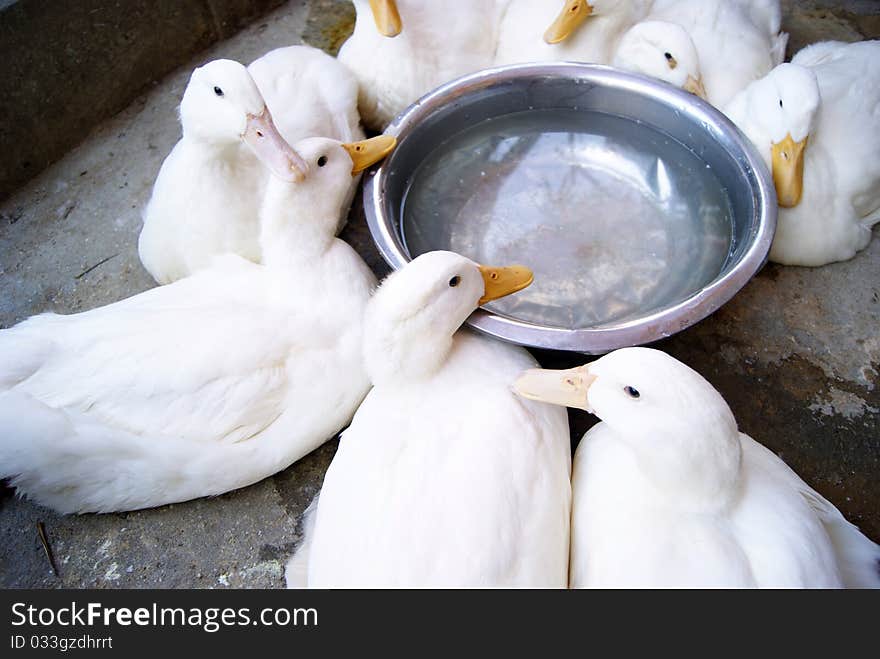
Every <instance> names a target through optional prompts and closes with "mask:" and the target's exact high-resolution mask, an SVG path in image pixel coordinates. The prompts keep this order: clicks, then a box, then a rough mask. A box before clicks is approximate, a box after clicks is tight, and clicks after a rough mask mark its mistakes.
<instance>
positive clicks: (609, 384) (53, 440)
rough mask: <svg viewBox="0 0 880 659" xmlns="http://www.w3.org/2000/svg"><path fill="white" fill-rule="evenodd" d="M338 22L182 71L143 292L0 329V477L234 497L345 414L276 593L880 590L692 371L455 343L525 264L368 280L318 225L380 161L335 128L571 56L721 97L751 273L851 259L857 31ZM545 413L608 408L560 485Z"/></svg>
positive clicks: (383, 5) (678, 6)
mask: <svg viewBox="0 0 880 659" xmlns="http://www.w3.org/2000/svg"><path fill="white" fill-rule="evenodd" d="M354 4H355V7H356V10H357V23H356V26H355V31H354V34H353V35H352V37H351V38H350V40H349V41H348V42H347V43H346V44H345V45H344V46H343V48H342V50H341V52H340V55H339V58H338V59H334V58H331V57H329V56H327V55H325V54H323V53H321V52H319V51H316V50H315V49H311V48H307V47H302V46H293V47H289V48H282V49H279V50H275V51H272V52H270V53H268V54H267V55H265V56H263V57H261V58H260V59H258V60H257V61H255V62H254V63H252V64H251V65H250V66H249V67H244V66H243V65H241V64H239V63H236V62H232V61H228V60H218V61H215V62H211V63H209V64H206V65H205V66H203V67H200V68H198V69H196V70H195V71H194V73H193V75H192V78H191V80H190V82H189V84H188V86H187V88H186V91H185V93H184V96H183V99H182V101H181V107H180V118H181V124H182V128H183V136H182V138H181V140H180V142H179V143H178V144H177V146H175V148H174V150H173V151H172V152H171V154H170V155H169V156H168V158H167V159H166V161H165V162H164V164H163V166H162V169H161V171H160V172H159V176H158V178H157V180H156V184H155V187H154V190H153V195H152V198H151V199H150V201H149V204H148V206H147V208H146V210H145V214H144V228H143V231H142V233H141V236H140V240H139V253H140V256H141V259H142V261H143V264H144V266H145V268H147V270H148V271H149V272H150V273H151V274H152V275H153V276H154V278H155V279H156V281H157V282H159V283H160V284H166V285H163V286H160V287H158V288H155V289H153V290H150V291H147V292H145V293H142V294H139V295H136V296H134V297H131V298H129V299H126V300H122V301H120V302H117V303H115V304H111V305H108V306H106V307H103V308H99V309H94V310H92V311H88V312H85V313H80V314H75V315H70V316H59V315H55V314H42V315H39V316H35V317H33V318H31V319H29V320H27V321H25V322H23V323H21V324H19V325H17V326H15V327H13V328H11V329H8V330H3V331H0V427H2V428H3V435H2V437H0V476H6V477H8V478H10V479H11V482H12V484H13V485H15V486H16V487H17V488H18V489H19V492H20V493H21V494H23V495H26V496H29V497H31V498H33V499H34V500H36V501H38V502H40V503H42V504H45V505H47V506H50V507H53V508H55V509H56V510H59V511H61V512H107V511H116V510H132V509H138V508H145V507H151V506H157V505H161V504H165V503H171V502H178V501H185V500H188V499H192V498H195V497H201V496H210V495H216V494H220V493H222V492H227V491H229V490H232V489H235V488H238V487H242V486H245V485H248V484H250V483H253V482H255V481H257V480H260V479H261V478H264V477H266V476H268V475H271V474H273V473H275V472H277V471H279V470H281V469H284V468H285V467H287V466H288V465H289V464H291V463H292V462H294V461H296V460H297V459H299V458H300V457H302V456H303V455H305V454H306V453H308V452H309V451H311V450H313V449H314V448H316V447H317V446H319V445H320V444H321V443H323V442H324V441H326V440H327V439H329V438H330V437H332V436H334V435H335V434H336V433H337V432H338V431H339V430H340V429H341V428H343V427H344V426H345V425H346V424H348V423H349V422H350V423H351V425H350V426H349V428H348V429H347V430H346V431H345V432H344V433H343V436H342V440H341V442H340V447H339V450H338V452H337V454H336V456H335V458H334V460H333V463H332V465H331V466H330V469H329V471H328V472H327V475H326V479H325V482H324V487H323V489H322V492H321V495H320V497H319V498H318V499H316V501H315V502H314V504H313V506H312V507H311V508H310V510H309V512H308V515H307V523H306V525H305V528H306V538H305V540H304V541H303V543H302V545H301V546H300V548H299V550H298V551H297V553H296V554H295V556H294V557H293V558H292V560H291V562H290V564H289V566H288V582H289V585H291V586H294V585H313V586H314V585H318V586H549V587H565V586H566V585H571V586H577V587H583V586H815V587H826V586H827V587H841V586H855V587H865V586H880V574H878V571H877V561H878V558H880V547H878V546H877V545H876V544H874V543H873V542H871V541H870V540H868V539H867V538H865V537H864V536H863V535H862V534H861V533H859V532H858V530H857V529H856V528H855V527H854V526H852V525H851V524H849V523H848V522H846V520H844V519H843V517H842V516H841V515H840V513H839V512H838V511H837V510H836V509H835V508H834V507H833V506H832V505H831V504H830V503H828V502H827V501H825V500H824V499H823V498H822V497H821V496H820V495H818V494H817V493H816V492H815V491H813V490H811V489H810V488H809V487H808V486H807V485H806V484H805V483H803V481H801V480H800V479H799V478H798V477H797V476H796V475H795V474H794V473H793V472H792V471H791V470H789V469H788V468H787V467H786V466H785V464H784V463H783V462H782V461H781V460H779V458H777V457H776V456H775V455H773V454H772V453H770V452H769V451H767V450H766V449H764V448H763V447H762V446H761V445H759V444H758V443H756V442H755V441H754V440H752V439H750V438H749V437H747V436H745V435H743V434H742V433H739V432H738V430H737V425H736V422H735V420H734V418H733V415H732V414H731V412H730V410H729V409H728V407H727V405H726V404H725V402H724V400H723V399H722V398H721V397H720V395H719V394H718V392H717V391H715V390H714V389H713V388H712V387H711V385H709V384H708V383H707V382H706V381H705V380H703V379H702V378H701V377H700V376H699V375H698V374H696V373H695V372H694V371H692V370H690V369H689V368H687V367H686V366H684V365H683V364H681V363H679V362H677V361H675V360H674V359H672V358H671V357H668V356H666V355H665V354H663V353H661V352H658V351H655V350H649V349H644V348H632V349H625V350H620V351H617V352H614V353H611V354H609V355H607V356H605V357H603V358H601V359H599V360H598V361H596V362H593V363H592V364H589V365H587V366H584V367H581V368H578V369H573V370H571V371H566V372H548V371H541V370H539V369H535V368H534V367H535V366H536V364H535V362H534V360H533V359H532V357H531V356H530V355H529V354H528V353H527V352H526V351H525V350H523V349H521V348H517V347H513V346H509V345H505V344H501V343H498V342H496V341H493V340H491V339H488V338H484V337H480V336H477V335H475V334H472V333H470V332H469V331H467V330H463V329H459V328H460V326H461V325H462V324H463V323H464V321H465V320H466V318H467V317H468V316H469V314H470V313H471V312H472V311H473V310H474V309H475V308H477V307H478V306H479V305H481V304H483V303H485V302H487V301H488V300H490V299H494V298H496V297H500V296H502V295H507V294H511V293H515V292H516V291H517V290H520V289H521V288H524V287H525V286H528V285H529V283H530V282H531V272H530V271H529V270H528V268H525V267H523V266H508V267H500V268H495V267H488V266H481V265H478V264H476V263H473V262H472V261H470V260H469V259H466V258H464V257H462V256H459V255H456V254H452V253H449V252H432V253H428V254H425V255H423V256H421V257H418V258H416V259H415V260H414V261H412V262H411V263H410V264H408V265H407V266H405V267H404V268H402V269H401V270H400V271H399V272H397V273H395V274H393V275H392V276H390V277H389V278H388V279H387V280H386V281H385V282H384V283H383V284H382V285H381V286H380V287H379V288H378V290H376V291H375V292H373V289H374V288H375V285H376V281H375V279H374V277H373V274H372V273H371V272H370V270H369V269H368V268H367V266H366V265H365V264H364V263H363V261H362V260H361V259H360V257H358V256H357V254H356V253H355V252H354V251H353V250H352V249H351V248H350V247H349V246H348V245H347V244H346V243H344V242H342V241H341V240H339V239H338V238H336V234H337V233H338V231H339V229H340V228H341V226H342V223H343V222H344V221H345V218H346V216H347V211H348V207H349V204H350V201H351V197H352V193H353V190H354V186H355V184H356V182H357V178H358V177H359V175H360V172H361V171H362V170H363V169H365V168H366V167H369V166H370V165H372V164H373V163H375V162H378V161H379V160H380V159H381V158H382V157H384V156H385V155H386V154H387V153H388V152H389V151H390V150H391V149H392V148H393V147H394V144H395V140H394V138H393V137H390V136H385V135H379V136H377V137H374V138H372V139H368V140H365V139H363V137H364V134H363V133H362V131H361V128H360V124H359V119H363V121H364V124H365V125H366V126H368V127H369V128H372V129H381V128H383V127H384V126H385V125H386V124H387V123H388V122H389V121H390V120H391V119H392V118H393V117H394V116H395V115H396V114H397V113H399V112H400V111H401V110H402V109H404V108H405V107H406V106H407V105H409V104H410V103H412V102H413V101H415V100H416V99H417V98H418V97H419V96H420V95H422V94H423V93H425V92H427V91H429V90H430V89H432V88H433V87H436V86H437V85H439V84H442V83H444V82H447V81H448V80H450V79H451V78H454V77H456V76H459V75H463V74H466V73H469V72H472V71H474V70H478V69H481V68H485V67H487V66H491V65H493V64H506V63H512V62H520V61H541V60H544V61H549V60H559V59H569V60H578V61H586V62H599V63H614V64H615V65H616V66H620V67H623V68H629V69H632V70H635V71H639V72H641V73H644V74H647V75H652V76H655V77H658V78H661V79H663V80H666V81H667V82H669V83H671V84H674V85H676V86H679V87H682V88H684V89H687V90H689V91H691V92H693V93H695V94H698V95H700V96H702V97H704V98H706V99H708V100H709V101H710V102H712V103H715V104H716V105H720V106H723V109H724V111H725V112H726V113H727V114H728V115H729V116H730V117H731V118H732V119H734V120H735V121H736V122H737V123H738V124H739V126H740V127H741V128H742V129H743V131H744V132H745V133H746V135H748V137H749V138H750V139H751V140H752V141H753V142H754V143H755V145H756V147H757V148H758V149H759V150H760V151H761V153H762V155H763V156H764V158H765V159H766V160H767V163H768V166H769V167H770V168H771V169H772V172H773V176H774V181H775V183H776V186H777V189H778V191H779V200H780V203H781V205H782V206H784V209H783V210H782V214H781V217H780V229H779V234H778V236H777V240H776V242H775V243H774V246H773V252H772V257H773V258H774V259H775V260H778V261H781V262H784V263H804V264H810V265H819V264H821V263H826V262H829V261H833V260H840V259H846V258H850V257H851V256H853V255H854V254H855V252H856V251H857V250H859V249H861V248H862V247H864V246H865V245H866V244H867V242H868V240H869V239H870V227H871V225H872V224H873V223H874V222H876V221H877V220H878V219H880V210H878V209H880V162H878V160H880V148H878V147H880V141H878V140H880V131H878V130H877V128H878V123H880V112H878V107H880V86H878V85H877V84H876V82H877V81H878V80H880V57H878V43H877V42H865V43H861V44H855V45H846V44H837V43H822V44H817V45H815V46H812V47H810V48H808V49H805V50H804V51H803V52H802V53H799V54H798V55H797V56H796V57H795V58H794V61H793V62H792V63H791V64H782V63H781V61H782V54H783V51H784V48H785V43H786V35H784V34H782V33H780V11H779V3H778V2H774V1H773V0H763V1H762V0H756V1H754V2H747V1H746V0H711V1H710V2H692V1H687V0H656V1H655V2H651V1H649V0H641V1H630V2H623V1H620V2H613V1H611V0H594V2H587V1H586V0H569V1H568V2H549V1H547V0H481V1H480V2H474V3H468V4H467V6H466V7H463V6H462V3H458V2H445V1H437V2H434V1H432V2H426V1H424V0H422V1H418V0H397V1H395V0H370V1H369V2H367V1H366V0H355V3H354ZM450 17H454V18H455V20H449V19H450ZM441 25H442V26H443V29H442V30H441V29H440V28H439V26H441ZM541 26H543V27H541ZM539 27H540V29H538V28H539ZM857 82H858V83H860V84H856V83H857ZM358 108H359V109H360V113H358ZM273 117H274V118H273ZM291 145H292V146H291ZM517 394H518V395H517ZM561 406H570V407H578V408H582V409H585V410H588V411H591V412H593V413H594V414H596V415H597V416H599V417H600V418H601V419H602V420H603V423H600V424H599V425H597V426H595V427H594V428H593V429H592V430H591V431H590V432H589V433H587V435H586V436H585V437H584V438H583V439H582V440H581V443H580V445H579V448H578V450H577V453H576V456H575V461H574V469H573V470H572V463H571V453H570V448H569V441H570V438H569V428H568V422H567V417H566V415H565V412H564V409H563V407H561Z"/></svg>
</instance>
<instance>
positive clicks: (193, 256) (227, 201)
mask: <svg viewBox="0 0 880 659" xmlns="http://www.w3.org/2000/svg"><path fill="white" fill-rule="evenodd" d="M180 122H181V125H182V127H183V137H182V138H181V140H180V141H179V142H178V143H177V145H176V146H175V147H174V149H172V151H171V153H170V154H169V155H168V157H167V158H166V159H165V162H163V163H162V168H161V169H160V170H159V175H158V177H157V178H156V183H155V185H154V186H153V194H152V196H151V197H150V200H149V202H148V203H147V207H146V209H145V211H144V227H143V229H142V230H141V234H140V239H139V240H138V253H139V254H140V258H141V263H143V265H144V267H145V268H146V269H147V271H148V272H149V273H150V274H151V275H152V276H153V278H154V279H155V280H156V281H157V282H159V283H160V284H167V283H169V282H172V281H175V280H177V279H180V278H181V277H185V276H187V275H189V274H191V273H193V272H195V271H196V270H197V269H199V268H201V267H203V266H205V265H206V264H207V263H208V262H210V260H211V259H212V258H213V257H214V256H216V255H217V254H225V253H229V252H231V253H234V254H238V255H239V256H243V257H244V258H246V259H249V260H251V261H255V262H258V261H259V260H260V245H259V233H260V231H259V225H258V219H257V213H256V212H255V210H256V209H258V208H259V206H260V203H261V201H262V198H263V192H264V190H265V183H266V181H267V174H266V170H265V168H264V166H263V165H265V166H268V167H269V169H270V170H271V171H273V172H274V173H275V174H276V175H277V176H281V177H283V178H285V179H286V180H288V181H294V180H297V179H299V178H301V177H302V175H303V172H304V171H305V168H306V166H305V164H304V163H303V162H302V160H301V159H300V158H299V156H298V155H297V154H296V152H294V151H293V150H292V149H291V148H290V146H289V145H288V144H287V143H286V142H285V141H284V139H283V138H282V137H281V135H280V134H279V133H278V130H277V129H276V128H275V125H274V123H273V121H272V115H271V114H270V113H269V110H268V109H267V108H266V103H265V101H264V100H263V97H262V95H261V94H260V92H259V90H258V89H257V86H256V84H255V83H254V81H253V79H252V78H251V76H250V74H249V73H248V72H247V69H246V68H245V67H244V66H243V65H241V64H239V63H238V62H233V61H231V60H215V61H213V62H209V63H208V64H206V65H204V66H202V67H199V68H197V69H196V70H195V71H193V74H192V77H191V78H190V81H189V84H188V85H187V87H186V91H185V92H184V94H183V100H182V101H181V103H180ZM261 161H262V163H261Z"/></svg>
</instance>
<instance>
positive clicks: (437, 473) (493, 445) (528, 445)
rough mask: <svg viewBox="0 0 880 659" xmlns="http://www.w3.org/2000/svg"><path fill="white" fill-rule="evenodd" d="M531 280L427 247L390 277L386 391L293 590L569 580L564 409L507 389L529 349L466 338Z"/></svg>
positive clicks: (321, 507)
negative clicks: (480, 311)
mask: <svg viewBox="0 0 880 659" xmlns="http://www.w3.org/2000/svg"><path fill="white" fill-rule="evenodd" d="M530 281H531V272H530V271H529V270H528V269H527V268H523V267H521V266H514V267H510V268H487V267H483V266H478V265H477V264H475V263H474V262H472V261H470V260H469V259H466V258H464V257H462V256H459V255H457V254H453V253H451V252H428V253H427V254H423V255H422V256H419V257H418V258H416V259H415V260H413V261H412V262H411V263H409V264H408V265H407V266H406V267H404V268H403V269H402V270H400V271H398V272H396V273H394V274H392V275H391V276H390V277H389V278H388V279H387V280H386V281H385V282H384V283H383V285H382V286H381V287H380V289H379V290H378V292H377V293H376V294H375V295H374V297H373V299H372V300H371V301H370V303H369V305H368V309H367V315H366V320H365V332H364V333H365V341H364V354H365V356H366V361H367V370H368V372H369V375H370V378H371V379H372V381H373V385H374V386H373V389H372V391H370V393H369V394H368V395H367V398H366V399H365V400H364V403H363V404H362V405H361V407H360V408H359V409H358V411H357V413H356V414H355V417H354V420H353V421H352V424H351V426H350V427H349V428H348V429H347V430H346V431H345V432H344V433H343V436H342V439H341V441H340V445H339V450H338V451H337V453H336V456H335V457H334V459H333V462H332V464H331V465H330V468H329V470H328V471H327V475H326V477H325V479H324V485H323V488H322V489H321V494H320V498H319V500H318V504H317V513H316V518H315V519H314V521H313V524H312V523H311V522H307V524H306V529H307V531H308V530H309V529H311V532H310V533H309V535H308V537H307V539H306V541H305V542H304V543H303V545H302V546H301V548H300V549H299V550H298V552H297V554H296V555H295V556H294V558H293V559H292V560H291V563H290V565H289V569H288V586H291V587H293V586H298V585H309V586H313V587H315V586H317V587H328V586H330V587H333V586H342V587H361V586H380V587H425V586H435V587H436V586H440V587H442V586H447V587H448V586H545V587H547V586H552V587H564V586H565V585H566V583H567V569H568V567H567V566H568V537H569V533H568V528H569V512H570V510H569V502H570V483H569V478H570V467H571V452H570V444H569V433H568V420H567V417H566V415H565V413H564V410H561V409H559V408H555V409H554V408H553V407H552V406H548V405H540V404H535V403H530V402H526V401H523V400H522V399H518V398H517V397H516V396H515V395H514V394H513V392H512V391H511V390H510V382H511V381H512V379H513V377H514V376H515V375H516V373H517V372H518V371H519V370H520V369H521V368H522V367H523V366H530V365H534V363H535V362H534V360H533V359H532V358H531V357H530V356H529V354H528V353H527V352H526V351H525V350H523V349H522V348H518V347H514V346H511V345H508V344H504V343H500V342H497V341H494V340H491V339H488V338H485V337H481V336H477V335H475V334H472V333H470V332H468V331H465V330H462V331H458V332H457V331H456V330H458V328H459V326H460V325H461V324H462V323H463V322H464V321H465V319H466V318H467V317H468V316H469V315H470V314H471V312H473V311H474V309H475V308H476V307H477V305H478V304H482V303H484V302H486V301H488V300H490V299H494V298H496V297H500V296H502V295H506V294H508V293H511V292H513V291H516V290H519V289H521V288H523V287H525V286H526V285H528V283H529V282H530ZM524 403H525V404H524ZM304 557H307V558H306V560H307V563H308V568H307V570H299V569H297V567H298V566H300V565H301V564H302V563H303V562H304V560H303V559H304ZM306 571H307V574H308V576H307V583H298V582H296V581H295V579H296V577H297V576H302V574H303V573H304V572H306Z"/></svg>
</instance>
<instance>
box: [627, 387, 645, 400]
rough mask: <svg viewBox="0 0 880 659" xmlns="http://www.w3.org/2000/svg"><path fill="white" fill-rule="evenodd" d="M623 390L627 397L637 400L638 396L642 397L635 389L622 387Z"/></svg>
mask: <svg viewBox="0 0 880 659" xmlns="http://www.w3.org/2000/svg"><path fill="white" fill-rule="evenodd" d="M623 390H624V391H625V392H626V394H627V396H629V397H630V398H638V397H639V396H641V395H642V394H640V393H639V390H638V389H636V388H635V387H629V386H627V387H624V388H623Z"/></svg>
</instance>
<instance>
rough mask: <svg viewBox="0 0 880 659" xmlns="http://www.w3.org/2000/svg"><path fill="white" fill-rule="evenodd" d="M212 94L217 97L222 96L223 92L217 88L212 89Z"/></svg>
mask: <svg viewBox="0 0 880 659" xmlns="http://www.w3.org/2000/svg"><path fill="white" fill-rule="evenodd" d="M214 93H215V94H217V96H223V90H222V89H220V88H219V87H214Z"/></svg>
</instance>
